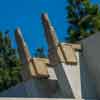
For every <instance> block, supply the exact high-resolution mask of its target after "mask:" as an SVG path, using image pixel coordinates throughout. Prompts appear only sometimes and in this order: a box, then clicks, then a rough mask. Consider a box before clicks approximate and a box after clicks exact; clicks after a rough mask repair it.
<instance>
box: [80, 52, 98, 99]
mask: <svg viewBox="0 0 100 100" xmlns="http://www.w3.org/2000/svg"><path fill="white" fill-rule="evenodd" d="M79 62H80V78H81V91H82V92H81V93H82V97H83V98H85V99H86V100H88V99H89V100H91V99H93V100H95V98H97V94H96V84H95V80H93V78H92V77H91V75H90V73H89V69H88V64H87V63H86V60H85V58H84V55H83V52H80V53H79Z"/></svg>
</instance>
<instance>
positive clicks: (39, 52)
mask: <svg viewBox="0 0 100 100" xmlns="http://www.w3.org/2000/svg"><path fill="white" fill-rule="evenodd" d="M35 57H40V58H46V55H45V53H44V49H43V48H42V47H40V48H36V51H35Z"/></svg>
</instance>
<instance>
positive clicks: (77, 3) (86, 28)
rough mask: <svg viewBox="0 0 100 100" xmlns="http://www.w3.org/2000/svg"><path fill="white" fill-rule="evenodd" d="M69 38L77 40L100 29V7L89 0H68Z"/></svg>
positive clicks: (69, 40)
mask: <svg viewBox="0 0 100 100" xmlns="http://www.w3.org/2000/svg"><path fill="white" fill-rule="evenodd" d="M67 2H68V3H67V7H66V9H67V21H68V24H69V27H68V38H66V40H67V42H77V41H79V40H81V39H83V38H86V37H88V36H90V35H91V34H94V33H96V32H97V31H100V8H99V6H98V5H97V4H93V3H91V2H90V1H89V0H67Z"/></svg>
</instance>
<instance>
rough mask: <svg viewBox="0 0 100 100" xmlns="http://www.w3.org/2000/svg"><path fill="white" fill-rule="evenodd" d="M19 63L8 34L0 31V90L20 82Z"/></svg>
mask: <svg viewBox="0 0 100 100" xmlns="http://www.w3.org/2000/svg"><path fill="white" fill-rule="evenodd" d="M20 69H21V68H20V63H19V59H18V57H17V53H16V49H14V48H12V46H11V40H10V38H9V34H8V33H6V34H5V36H4V37H3V33H2V32H0V91H3V90H5V89H8V88H10V87H11V86H13V85H16V84H18V83H19V82H21V76H20Z"/></svg>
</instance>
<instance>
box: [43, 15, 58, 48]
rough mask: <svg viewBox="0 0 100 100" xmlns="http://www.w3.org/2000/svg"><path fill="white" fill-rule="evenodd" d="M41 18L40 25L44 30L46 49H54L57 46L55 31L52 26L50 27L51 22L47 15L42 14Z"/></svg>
mask: <svg viewBox="0 0 100 100" xmlns="http://www.w3.org/2000/svg"><path fill="white" fill-rule="evenodd" d="M41 17H42V23H43V26H44V30H45V36H46V40H47V42H48V47H49V48H51V47H54V46H56V45H57V44H58V39H57V37H56V33H55V30H54V28H53V26H52V25H51V22H50V20H49V18H48V14H47V13H43V14H42V16H41Z"/></svg>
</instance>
